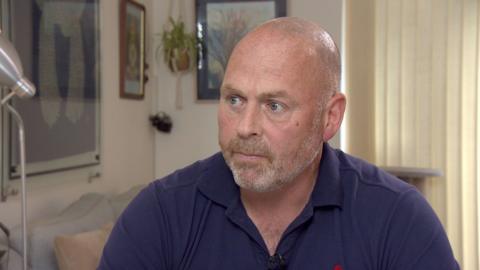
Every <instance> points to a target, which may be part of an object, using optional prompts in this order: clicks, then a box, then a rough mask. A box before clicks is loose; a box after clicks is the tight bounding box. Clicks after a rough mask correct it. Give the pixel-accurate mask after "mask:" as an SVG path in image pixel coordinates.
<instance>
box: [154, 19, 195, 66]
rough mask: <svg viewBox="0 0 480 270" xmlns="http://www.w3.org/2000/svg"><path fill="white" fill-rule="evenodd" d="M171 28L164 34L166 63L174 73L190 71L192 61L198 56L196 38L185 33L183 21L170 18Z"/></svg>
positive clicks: (191, 34) (163, 42) (163, 43)
mask: <svg viewBox="0 0 480 270" xmlns="http://www.w3.org/2000/svg"><path fill="white" fill-rule="evenodd" d="M169 22H170V24H171V25H170V28H167V29H166V30H164V31H163V33H162V47H163V56H164V60H165V63H166V64H167V65H168V67H169V68H170V70H171V71H172V72H179V71H185V70H189V69H190V62H191V61H190V60H191V59H193V58H194V57H195V55H196V38H195V35H194V34H193V33H186V32H185V24H184V23H183V21H181V20H178V21H175V20H174V19H173V18H172V17H170V18H169Z"/></svg>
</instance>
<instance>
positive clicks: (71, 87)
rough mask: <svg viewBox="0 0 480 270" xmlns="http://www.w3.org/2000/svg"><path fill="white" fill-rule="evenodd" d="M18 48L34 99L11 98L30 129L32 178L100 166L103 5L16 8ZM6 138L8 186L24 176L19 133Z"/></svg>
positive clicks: (25, 3)
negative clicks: (100, 15) (101, 30)
mask: <svg viewBox="0 0 480 270" xmlns="http://www.w3.org/2000/svg"><path fill="white" fill-rule="evenodd" d="M11 5H12V7H11V10H12V11H13V12H12V14H11V16H10V20H9V21H10V23H11V29H12V31H11V33H10V36H11V37H12V42H13V44H14V46H15V47H16V49H17V51H18V53H19V56H20V60H21V62H22V64H23V70H24V73H25V76H26V77H27V78H29V79H30V80H31V81H32V82H33V84H34V85H35V86H36V88H37V92H36V94H35V96H34V97H33V98H32V99H27V100H24V99H22V100H20V99H13V100H12V104H13V106H14V107H15V108H16V109H17V110H18V111H19V113H20V115H22V117H23V120H24V123H25V141H26V163H27V166H26V172H27V175H36V174H43V173H48V172H53V171H60V170H66V169H72V168H79V167H85V166H90V165H97V164H99V163H100V85H101V83H100V78H101V75H100V38H99V37H100V35H99V31H100V27H99V0H77V1H71V0H56V1H30V0H16V1H11ZM4 120H5V122H7V123H9V125H8V129H6V131H5V132H4V133H3V135H4V136H3V142H4V145H7V146H8V147H7V148H8V149H6V150H5V151H4V153H3V157H4V159H3V160H4V168H8V170H6V176H5V177H7V178H8V179H16V178H18V177H19V173H20V170H19V166H20V164H19V163H20V161H19V147H18V145H19V144H18V136H17V135H18V129H17V127H16V125H15V124H13V122H12V119H9V118H8V117H7V116H5V117H4Z"/></svg>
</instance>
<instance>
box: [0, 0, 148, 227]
mask: <svg viewBox="0 0 480 270" xmlns="http://www.w3.org/2000/svg"><path fill="white" fill-rule="evenodd" d="M99 2H100V23H101V58H102V59H101V61H102V62H101V68H102V71H101V83H102V86H101V87H102V88H101V91H102V92H101V107H102V110H101V114H102V115H101V119H102V120H101V121H102V129H101V133H102V134H101V156H102V160H101V162H102V163H101V165H100V166H97V167H89V168H86V169H78V170H71V171H65V172H59V173H52V174H47V175H43V176H36V177H31V178H29V181H28V192H27V193H28V219H29V220H32V219H36V218H38V217H41V216H44V215H46V214H47V213H53V212H57V211H60V210H61V209H63V208H64V207H65V206H66V205H68V204H69V203H71V202H72V201H74V200H76V199H77V198H78V197H79V196H80V195H81V194H83V193H85V192H92V191H95V192H105V193H109V194H111V193H118V192H121V191H124V190H126V189H128V188H129V187H131V186H133V185H136V184H142V183H147V182H149V181H151V180H152V179H153V175H154V131H153V129H152V128H151V127H150V125H149V122H148V116H149V114H150V113H151V111H152V100H153V95H152V94H153V93H154V91H155V89H154V85H153V84H152V83H147V84H146V96H145V99H144V100H142V101H138V100H126V99H120V98H119V76H118V73H119V71H118V69H119V67H118V66H119V59H118V54H119V52H118V21H119V17H118V11H119V4H118V3H119V0H115V1H99ZM143 2H144V3H145V5H146V8H147V20H148V21H147V37H148V36H149V35H148V31H149V29H151V28H150V23H149V22H150V20H151V17H150V16H148V15H149V14H148V10H151V2H152V1H151V0H145V1H143ZM147 62H149V63H152V62H153V61H152V60H151V54H148V55H147ZM27 128H28V127H27ZM98 171H100V172H101V177H100V178H96V179H94V181H93V182H92V183H88V181H87V180H88V175H89V173H94V172H98ZM16 182H18V181H16ZM15 185H16V186H18V183H15ZM19 197H20V196H18V195H17V196H14V197H9V198H8V200H7V202H1V203H0V222H2V223H4V224H6V225H7V226H9V227H11V226H13V225H15V224H18V223H20V203H19V201H20V198H19Z"/></svg>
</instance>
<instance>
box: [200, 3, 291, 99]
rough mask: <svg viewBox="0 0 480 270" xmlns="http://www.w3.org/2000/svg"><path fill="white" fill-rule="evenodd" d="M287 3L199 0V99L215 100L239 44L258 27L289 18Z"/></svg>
mask: <svg viewBox="0 0 480 270" xmlns="http://www.w3.org/2000/svg"><path fill="white" fill-rule="evenodd" d="M285 2H286V1H285V0H196V16H197V39H198V41H199V48H198V49H199V50H198V62H197V98H198V100H212V99H213V100H215V99H218V98H219V96H220V91H219V89H220V85H221V84H222V81H223V74H224V72H225V68H226V66H227V62H228V58H229V57H230V54H231V53H232V50H233V48H234V47H235V45H236V44H237V43H238V41H239V40H240V39H241V38H242V37H243V36H244V35H245V34H246V33H248V32H249V31H250V30H252V29H253V28H254V27H256V26H257V25H259V24H261V23H263V22H265V21H268V20H270V19H273V18H276V17H283V16H286V3H285Z"/></svg>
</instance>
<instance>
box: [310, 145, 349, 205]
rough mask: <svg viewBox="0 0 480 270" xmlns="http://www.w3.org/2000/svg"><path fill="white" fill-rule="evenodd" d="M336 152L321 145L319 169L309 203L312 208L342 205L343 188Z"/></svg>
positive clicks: (328, 146) (327, 146)
mask: <svg viewBox="0 0 480 270" xmlns="http://www.w3.org/2000/svg"><path fill="white" fill-rule="evenodd" d="M336 152H337V150H334V149H332V148H331V147H330V145H328V143H324V144H323V151H322V158H321V160H320V169H319V170H318V175H317V182H316V183H315V186H314V188H313V191H312V197H311V202H312V206H314V207H324V206H337V207H342V205H343V188H342V181H341V179H340V161H339V160H338V157H337V154H336Z"/></svg>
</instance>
